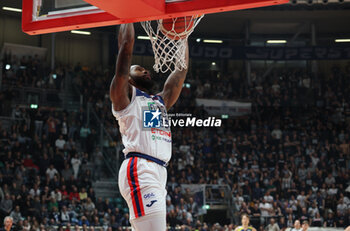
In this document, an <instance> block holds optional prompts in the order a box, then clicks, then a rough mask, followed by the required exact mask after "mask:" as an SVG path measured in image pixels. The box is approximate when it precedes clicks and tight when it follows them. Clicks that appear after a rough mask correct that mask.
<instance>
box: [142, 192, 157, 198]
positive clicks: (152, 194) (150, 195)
mask: <svg viewBox="0 0 350 231" xmlns="http://www.w3.org/2000/svg"><path fill="white" fill-rule="evenodd" d="M152 197H155V195H154V193H147V194H145V195H143V198H145V199H149V198H152Z"/></svg>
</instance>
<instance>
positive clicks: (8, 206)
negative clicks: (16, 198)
mask: <svg viewBox="0 0 350 231" xmlns="http://www.w3.org/2000/svg"><path fill="white" fill-rule="evenodd" d="M12 206H13V202H12V200H11V197H10V194H8V193H6V194H5V198H4V199H3V200H2V201H1V202H0V212H1V214H2V215H5V216H7V215H9V214H10V212H11V210H12Z"/></svg>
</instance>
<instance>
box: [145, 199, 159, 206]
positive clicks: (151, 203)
mask: <svg viewBox="0 0 350 231" xmlns="http://www.w3.org/2000/svg"><path fill="white" fill-rule="evenodd" d="M156 202H157V200H152V201H151V202H150V203H149V204H147V205H146V206H147V207H151V206H152V205H153V204H154V203H156Z"/></svg>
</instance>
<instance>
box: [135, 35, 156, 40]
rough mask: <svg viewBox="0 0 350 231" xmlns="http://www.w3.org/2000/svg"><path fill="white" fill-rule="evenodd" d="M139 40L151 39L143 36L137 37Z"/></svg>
mask: <svg viewBox="0 0 350 231" xmlns="http://www.w3.org/2000/svg"><path fill="white" fill-rule="evenodd" d="M137 39H140V40H150V38H149V37H148V36H142V35H140V36H137ZM153 39H154V40H155V39H156V37H153Z"/></svg>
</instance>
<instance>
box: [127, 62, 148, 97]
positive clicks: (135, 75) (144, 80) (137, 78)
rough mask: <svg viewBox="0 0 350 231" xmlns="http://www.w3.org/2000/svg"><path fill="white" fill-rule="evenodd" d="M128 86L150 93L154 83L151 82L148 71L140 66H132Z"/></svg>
mask: <svg viewBox="0 0 350 231" xmlns="http://www.w3.org/2000/svg"><path fill="white" fill-rule="evenodd" d="M129 82H130V84H132V85H134V86H135V87H137V88H140V89H141V90H147V91H151V89H152V87H153V85H154V82H153V81H152V78H151V74H150V72H149V70H146V69H145V68H143V67H141V66H140V65H132V66H131V67H130V81H129Z"/></svg>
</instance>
